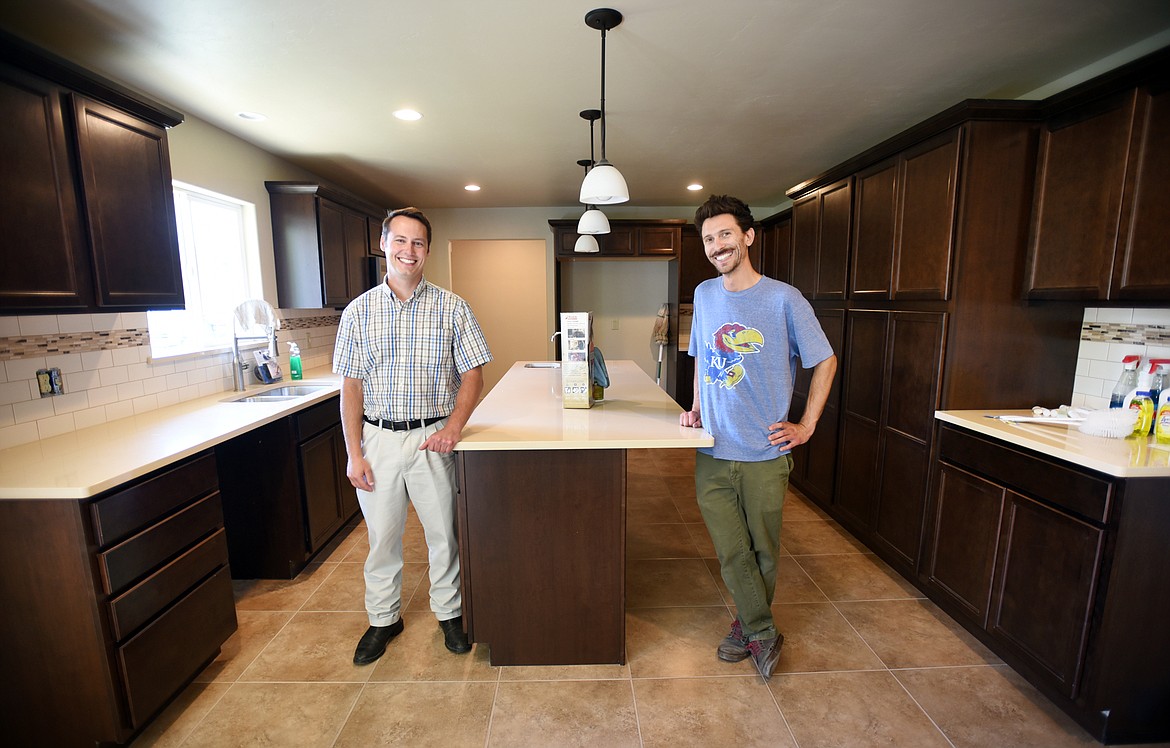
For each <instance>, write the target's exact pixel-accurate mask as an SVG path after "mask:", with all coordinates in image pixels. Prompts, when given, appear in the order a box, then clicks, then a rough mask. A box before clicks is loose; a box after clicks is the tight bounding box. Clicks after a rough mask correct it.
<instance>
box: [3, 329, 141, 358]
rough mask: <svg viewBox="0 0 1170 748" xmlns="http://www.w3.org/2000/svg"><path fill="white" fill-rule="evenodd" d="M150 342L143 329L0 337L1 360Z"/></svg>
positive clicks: (105, 349) (125, 346)
mask: <svg viewBox="0 0 1170 748" xmlns="http://www.w3.org/2000/svg"><path fill="white" fill-rule="evenodd" d="M143 345H150V332H149V331H148V330H144V329H137V328H130V329H127V330H108V331H103V332H74V333H56V334H52V335H15V336H12V337H7V338H0V361H12V360H15V359H21V358H35V357H37V356H59V355H62V354H68V353H91V352H93V351H109V350H113V349H115V348H135V347H138V346H143Z"/></svg>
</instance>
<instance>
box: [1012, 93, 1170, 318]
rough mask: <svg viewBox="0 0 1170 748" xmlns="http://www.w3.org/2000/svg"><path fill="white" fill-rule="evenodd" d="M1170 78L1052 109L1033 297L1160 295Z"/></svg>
mask: <svg viewBox="0 0 1170 748" xmlns="http://www.w3.org/2000/svg"><path fill="white" fill-rule="evenodd" d="M1168 87H1170V79H1166V78H1165V76H1163V80H1161V81H1158V82H1156V83H1153V84H1150V85H1144V86H1139V87H1136V88H1131V89H1128V90H1125V91H1121V92H1117V93H1113V94H1111V95H1109V96H1107V97H1104V98H1101V99H1097V100H1093V101H1090V102H1088V103H1086V104H1083V105H1081V106H1077V107H1074V108H1072V109H1070V110H1068V111H1065V112H1062V113H1060V114H1059V115H1057V116H1054V117H1052V118H1051V119H1050V120H1049V121H1048V122H1047V123H1046V124H1045V128H1044V131H1043V133H1042V135H1041V142H1040V164H1039V177H1038V180H1039V182H1038V185H1037V190H1036V199H1035V208H1034V215H1033V221H1032V233H1031V244H1030V247H1029V253H1028V265H1027V271H1026V281H1025V282H1026V289H1025V290H1026V293H1027V296H1028V297H1029V298H1034V299H1092V300H1121V299H1165V298H1167V297H1168V296H1170V267H1168V266H1167V263H1166V262H1165V258H1164V254H1165V253H1164V237H1165V236H1166V233H1167V232H1168V231H1170V214H1168V213H1167V211H1166V207H1165V206H1166V205H1167V200H1170V186H1167V185H1168V184H1170V156H1168V155H1167V153H1170V91H1168Z"/></svg>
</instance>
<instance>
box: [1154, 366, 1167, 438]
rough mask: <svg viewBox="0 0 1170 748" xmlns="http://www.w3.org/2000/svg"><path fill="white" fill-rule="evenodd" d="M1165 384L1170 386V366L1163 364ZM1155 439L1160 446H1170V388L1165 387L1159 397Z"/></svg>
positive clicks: (1155, 419) (1155, 420)
mask: <svg viewBox="0 0 1170 748" xmlns="http://www.w3.org/2000/svg"><path fill="white" fill-rule="evenodd" d="M1159 368H1160V369H1161V370H1162V375H1163V382H1164V383H1165V384H1170V364H1162V365H1161V366H1160V367H1159ZM1154 439H1155V440H1156V441H1157V442H1158V443H1159V444H1170V387H1165V386H1164V387H1163V388H1162V392H1161V394H1159V395H1158V413H1157V415H1156V416H1154Z"/></svg>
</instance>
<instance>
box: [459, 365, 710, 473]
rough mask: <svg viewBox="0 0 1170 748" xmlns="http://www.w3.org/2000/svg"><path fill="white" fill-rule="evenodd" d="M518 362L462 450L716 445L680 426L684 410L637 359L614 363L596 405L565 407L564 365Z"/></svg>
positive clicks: (469, 429)
mask: <svg viewBox="0 0 1170 748" xmlns="http://www.w3.org/2000/svg"><path fill="white" fill-rule="evenodd" d="M528 363H543V364H545V365H547V362H530V361H518V362H516V363H515V364H513V365H512V368H511V369H509V370H508V373H507V374H505V375H504V378H503V379H501V380H500V381H499V383H498V384H496V386H495V387H493V388H492V391H491V392H489V393H488V395H487V397H485V398H484V399H483V402H481V403H480V404H479V407H478V408H476V410H475V412H474V413H472V414H471V420H470V421H468V423H467V426H466V428H464V429H463V439H462V440H461V441H460V442H459V443H458V444H457V445H455V449H456V450H457V451H471V450H528V449H531V450H539V449H635V448H638V449H647V448H653V449H661V448H672V447H673V448H690V449H694V448H695V447H709V446H711V445H712V444H714V440H713V439H712V437H711V435H710V434H708V433H707V432H706V431H704V430H702V429H692V428H684V427H682V426H679V425H678V417H679V414H680V413H682V408H680V407H679V406H678V403H676V402H675V401H674V400H671V399H670V398H669V397H668V396H667V394H666V393H665V392H663V391H662V389H661V388H660V387H659V386H658V385H656V384H654V380H653V379H651V378H650V377H649V376H647V375H646V373H645V372H643V371H642V369H641V368H639V367H638V365H637V364H635V363H634V362H633V361H607V362H606V369H607V370H608V371H609V381H610V386H609V387H608V388H607V389H606V390H605V399H604V400H603V401H602V402H599V403H595V404H594V406H593V407H592V408H588V409H585V408H580V409H566V408H563V407H562V406H561V395H560V393H561V370H560V369H559V368H555V369H554V368H526V367H525V364H528Z"/></svg>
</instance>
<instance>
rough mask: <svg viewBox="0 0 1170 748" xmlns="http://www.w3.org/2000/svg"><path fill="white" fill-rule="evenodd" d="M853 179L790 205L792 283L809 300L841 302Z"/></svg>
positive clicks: (843, 295)
mask: <svg viewBox="0 0 1170 748" xmlns="http://www.w3.org/2000/svg"><path fill="white" fill-rule="evenodd" d="M852 203H853V178H852V177H847V178H845V179H842V180H840V181H839V182H835V183H833V184H830V185H828V186H826V187H822V188H821V189H819V190H817V191H815V192H813V193H811V194H809V195H806V196H805V197H802V198H799V199H797V200H795V201H793V203H792V233H791V236H792V245H791V247H792V261H791V262H792V264H791V267H792V271H791V281H790V282H791V284H792V285H793V286H795V287H796V288H797V289H799V290H800V292H801V293H803V294H804V295H805V296H807V297H809V298H810V299H844V298H845V279H846V275H847V268H848V266H849V237H850V231H851V225H852V215H853V213H852Z"/></svg>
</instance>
